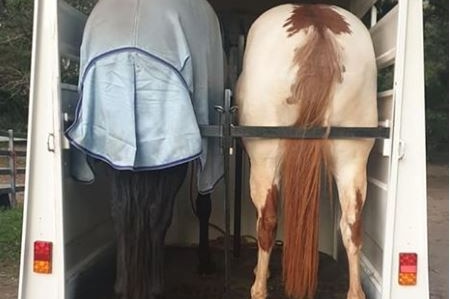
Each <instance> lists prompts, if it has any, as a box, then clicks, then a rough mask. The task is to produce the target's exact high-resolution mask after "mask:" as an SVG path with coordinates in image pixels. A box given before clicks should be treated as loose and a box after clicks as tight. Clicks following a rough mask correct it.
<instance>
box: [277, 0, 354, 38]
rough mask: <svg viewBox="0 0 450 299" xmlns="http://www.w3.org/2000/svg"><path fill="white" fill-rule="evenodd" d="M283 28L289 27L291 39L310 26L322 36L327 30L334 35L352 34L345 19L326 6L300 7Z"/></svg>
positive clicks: (311, 5) (297, 7) (296, 8)
mask: <svg viewBox="0 0 450 299" xmlns="http://www.w3.org/2000/svg"><path fill="white" fill-rule="evenodd" d="M283 26H284V27H288V29H287V31H288V33H289V37H290V36H292V35H294V34H296V33H297V32H299V31H300V30H302V29H306V28H308V27H310V26H313V27H314V28H315V29H316V30H317V31H318V32H319V33H320V34H323V33H324V31H325V29H329V30H330V31H331V32H333V33H334V34H341V33H348V34H350V33H351V32H352V31H351V30H350V26H349V24H348V23H347V22H346V21H345V19H344V17H343V16H342V15H341V14H339V13H338V12H337V11H335V10H333V9H331V8H330V7H329V6H326V5H313V4H310V5H298V6H296V7H295V9H294V11H293V12H292V15H291V16H290V17H289V18H288V19H287V20H286V23H284V25H283Z"/></svg>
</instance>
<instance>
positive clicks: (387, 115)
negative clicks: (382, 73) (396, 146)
mask: <svg viewBox="0 0 450 299" xmlns="http://www.w3.org/2000/svg"><path fill="white" fill-rule="evenodd" d="M377 107H378V121H379V122H380V125H382V126H384V127H389V125H390V124H391V123H392V113H393V90H387V91H384V92H380V93H379V94H378V102H377ZM386 121H388V122H387V123H386Z"/></svg>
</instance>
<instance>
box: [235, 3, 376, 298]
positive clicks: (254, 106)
mask: <svg viewBox="0 0 450 299" xmlns="http://www.w3.org/2000/svg"><path fill="white" fill-rule="evenodd" d="M376 89H377V88H376V64H375V55H374V50H373V46H372V42H371V38H370V35H369V32H368V30H367V29H366V27H365V26H364V25H363V24H362V23H361V22H360V20H359V19H358V18H357V17H355V16H354V15H352V14H351V13H349V12H347V11H345V10H343V9H341V8H338V7H334V6H325V5H301V6H300V5H281V6H278V7H275V8H273V9H271V10H269V11H267V12H266V13H264V14H263V15H261V16H260V17H259V18H258V19H257V20H256V21H255V22H254V24H253V25H252V27H251V29H250V32H249V34H248V39H247V47H246V50H245V54H244V62H243V71H242V74H241V76H240V78H239V80H238V84H237V90H236V97H237V103H238V106H239V108H240V109H239V124H240V125H245V126H301V127H313V126H316V127H320V126H342V127H376V126H377V106H376ZM244 144H245V148H246V150H247V152H248V155H249V157H250V162H251V173H250V188H251V197H252V201H253V203H254V205H255V207H256V209H257V212H258V221H257V231H258V240H259V242H258V244H259V253H258V263H257V267H256V269H255V282H254V284H253V287H252V291H251V295H252V298H253V299H256V298H266V296H267V287H266V279H267V276H268V269H267V268H268V261H269V258H270V252H271V249H272V246H273V243H274V232H275V228H276V207H277V198H278V191H279V190H280V189H281V192H280V194H281V197H282V198H283V201H284V203H283V205H284V206H285V212H284V215H285V220H284V221H285V227H284V233H285V236H284V242H285V246H284V258H283V260H284V261H283V264H284V265H283V267H284V270H283V273H284V281H285V288H286V292H287V294H288V295H290V296H293V297H295V298H303V296H308V298H312V297H313V296H314V293H315V289H316V284H317V282H316V275H317V267H318V254H317V243H318V239H317V226H318V221H317V219H318V200H317V196H319V195H320V194H319V191H318V188H317V187H318V186H319V185H320V172H321V169H322V168H323V167H327V169H328V171H329V174H330V176H333V177H334V179H335V181H336V183H337V187H338V192H339V199H340V203H341V208H342V220H341V231H342V237H343V241H344V245H345V247H346V249H347V254H348V259H349V271H350V289H349V292H348V299H362V298H364V293H363V291H362V289H361V285H360V278H359V265H358V263H359V262H358V258H359V252H360V248H361V219H360V214H361V209H362V206H363V203H364V200H365V194H366V164H367V158H368V155H369V152H370V150H371V148H372V146H373V140H369V139H359V140H311V141H305V140H281V139H259V138H247V139H245V140H244Z"/></svg>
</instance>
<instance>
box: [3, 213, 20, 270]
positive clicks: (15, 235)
mask: <svg viewBox="0 0 450 299" xmlns="http://www.w3.org/2000/svg"><path fill="white" fill-rule="evenodd" d="M21 233H22V207H17V208H13V209H10V210H5V211H2V210H0V264H3V263H14V264H18V263H19V260H20V242H21Z"/></svg>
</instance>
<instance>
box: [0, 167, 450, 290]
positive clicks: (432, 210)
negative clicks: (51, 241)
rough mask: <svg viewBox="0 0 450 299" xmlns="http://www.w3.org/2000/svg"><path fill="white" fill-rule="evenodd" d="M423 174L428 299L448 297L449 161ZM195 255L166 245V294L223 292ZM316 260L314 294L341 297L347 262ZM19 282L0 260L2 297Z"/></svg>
mask: <svg viewBox="0 0 450 299" xmlns="http://www.w3.org/2000/svg"><path fill="white" fill-rule="evenodd" d="M427 179H428V182H427V184H428V224H429V226H428V231H429V238H428V244H429V274H430V299H447V298H449V287H448V281H449V259H448V253H449V239H448V237H449V231H448V228H449V225H448V219H449V218H448V217H449V215H448V210H449V193H448V183H449V177H448V164H445V165H442V164H440V165H437V164H430V165H428V167H427ZM214 254H215V255H216V258H215V259H219V260H220V254H221V253H220V251H215V253H214ZM217 255H219V256H217ZM242 255H243V256H244V257H248V258H241V259H237V260H233V263H232V273H233V277H232V280H231V285H232V287H231V289H230V294H229V296H228V298H232V299H238V298H239V299H240V298H248V294H249V288H250V285H251V280H252V279H253V276H252V275H250V274H249V273H251V271H252V269H253V266H254V264H255V261H256V255H255V248H254V247H253V248H252V247H251V246H248V247H244V248H243V250H242ZM175 256H176V257H177V258H176V259H175V258H174V257H175ZM180 256H183V258H182V260H183V267H182V268H181V267H179V265H178V264H177V260H178V261H179V260H180V259H179V257H180ZM279 259H280V250H279V249H278V250H275V252H274V258H273V262H272V267H271V271H272V277H271V278H270V281H269V292H270V294H271V297H272V298H284V297H283V295H282V287H281V269H280V267H279V262H276V261H277V260H279ZM196 260H197V258H196V253H195V250H194V249H184V250H180V249H179V248H169V250H168V252H167V269H168V273H167V275H168V278H169V279H168V281H167V290H168V294H167V298H168V299H187V298H196V299H201V298H204V299H210V298H221V297H222V296H220V294H222V293H223V274H219V273H223V271H221V269H220V268H219V269H218V271H217V274H215V275H211V276H202V277H200V276H198V275H196V274H195V263H196ZM186 262H187V264H189V265H190V266H186V265H185V263H186ZM320 263H321V264H320V278H319V292H318V294H317V297H316V298H320V299H344V298H345V292H344V290H345V289H346V284H347V281H346V280H347V278H346V277H347V274H346V271H345V267H342V266H340V265H338V264H337V263H336V262H334V261H333V260H331V259H330V258H329V257H327V256H321V260H320ZM183 269H184V270H183ZM174 276H176V277H177V279H176V281H174V280H172V279H170V278H171V277H174ZM336 278H338V279H336ZM330 282H332V283H330ZM17 285H18V266H17V265H1V264H0V297H1V298H2V299H15V298H17ZM199 286H201V288H200V289H201V290H202V291H201V293H199ZM205 286H206V287H205ZM99 298H104V299H106V298H108V299H111V298H112V297H111V296H107V297H104V296H101V297H96V299H99ZM83 299H85V298H83Z"/></svg>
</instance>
